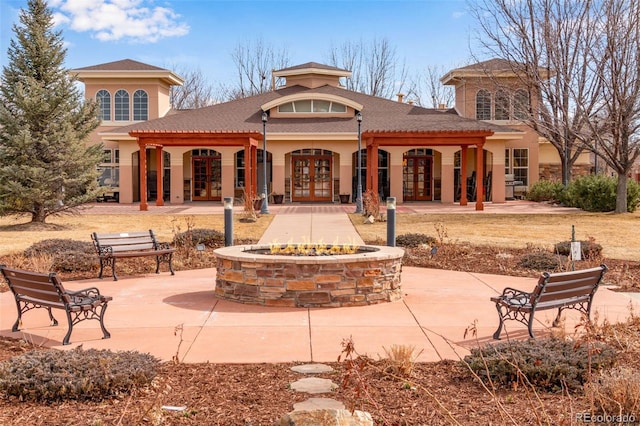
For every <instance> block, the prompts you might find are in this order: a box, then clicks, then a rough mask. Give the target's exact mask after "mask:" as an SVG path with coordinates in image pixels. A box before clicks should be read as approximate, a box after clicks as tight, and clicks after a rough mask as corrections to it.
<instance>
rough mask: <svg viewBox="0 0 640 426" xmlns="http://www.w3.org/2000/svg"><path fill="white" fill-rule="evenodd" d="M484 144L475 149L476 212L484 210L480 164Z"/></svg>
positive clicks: (482, 169)
mask: <svg viewBox="0 0 640 426" xmlns="http://www.w3.org/2000/svg"><path fill="white" fill-rule="evenodd" d="M483 149H484V144H482V143H480V144H478V145H477V147H476V210H477V211H480V210H484V203H483V202H482V200H483V199H484V191H483V190H482V189H483V186H484V167H483V166H484V164H483V163H482V157H483V155H482V154H483V152H482V150H483Z"/></svg>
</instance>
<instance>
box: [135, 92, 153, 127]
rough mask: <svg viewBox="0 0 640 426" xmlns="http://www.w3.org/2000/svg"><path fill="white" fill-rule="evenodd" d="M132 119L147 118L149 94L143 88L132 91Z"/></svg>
mask: <svg viewBox="0 0 640 426" xmlns="http://www.w3.org/2000/svg"><path fill="white" fill-rule="evenodd" d="M133 119H134V120H148V119H149V96H148V95H147V92H145V91H144V90H136V91H135V92H134V93H133Z"/></svg>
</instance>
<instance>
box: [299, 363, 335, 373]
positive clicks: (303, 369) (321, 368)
mask: <svg viewBox="0 0 640 426" xmlns="http://www.w3.org/2000/svg"><path fill="white" fill-rule="evenodd" d="M291 370H292V371H295V372H296V373H302V374H319V373H331V372H332V371H333V368H331V367H330V366H328V365H326V364H303V365H294V366H293V367H291Z"/></svg>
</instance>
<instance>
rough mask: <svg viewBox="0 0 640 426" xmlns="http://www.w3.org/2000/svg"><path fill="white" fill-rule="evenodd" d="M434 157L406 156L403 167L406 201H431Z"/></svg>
mask: <svg viewBox="0 0 640 426" xmlns="http://www.w3.org/2000/svg"><path fill="white" fill-rule="evenodd" d="M432 170H433V157H430V156H405V159H404V167H403V188H404V189H403V197H404V201H431V200H432V199H433V196H432V193H431V180H432V178H433V176H432Z"/></svg>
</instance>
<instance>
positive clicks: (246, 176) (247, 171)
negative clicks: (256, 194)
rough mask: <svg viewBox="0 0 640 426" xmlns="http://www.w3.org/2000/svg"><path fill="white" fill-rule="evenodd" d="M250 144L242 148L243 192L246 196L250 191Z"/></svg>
mask: <svg viewBox="0 0 640 426" xmlns="http://www.w3.org/2000/svg"><path fill="white" fill-rule="evenodd" d="M251 164H253V163H252V161H251V144H250V143H248V144H247V145H245V146H244V191H245V193H246V195H247V196H249V191H251V182H252V180H251V179H252V177H251Z"/></svg>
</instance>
